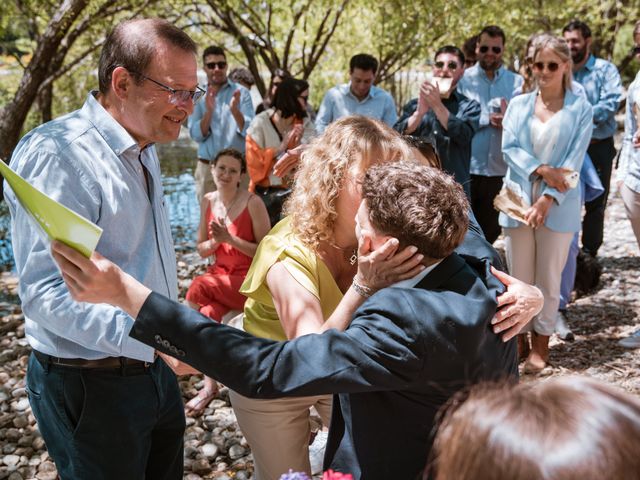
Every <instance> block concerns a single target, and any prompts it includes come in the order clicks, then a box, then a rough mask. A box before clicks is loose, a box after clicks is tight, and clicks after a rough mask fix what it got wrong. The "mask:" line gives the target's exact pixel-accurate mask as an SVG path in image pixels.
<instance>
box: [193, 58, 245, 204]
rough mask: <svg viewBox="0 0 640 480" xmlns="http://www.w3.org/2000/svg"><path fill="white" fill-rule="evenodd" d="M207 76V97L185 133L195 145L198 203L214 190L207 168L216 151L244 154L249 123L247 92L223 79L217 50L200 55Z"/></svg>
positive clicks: (223, 66)
mask: <svg viewBox="0 0 640 480" xmlns="http://www.w3.org/2000/svg"><path fill="white" fill-rule="evenodd" d="M202 60H203V63H204V71H205V73H206V74H207V93H206V95H205V96H204V98H203V99H202V100H201V101H200V102H198V103H197V104H196V107H195V109H194V112H193V115H191V116H190V117H189V133H190V134H191V138H193V139H194V140H195V141H196V142H197V143H198V162H197V164H196V168H195V173H194V180H195V183H196V196H197V197H198V203H200V202H202V197H204V194H205V193H208V192H212V191H214V190H215V189H216V186H215V184H214V183H213V178H212V177H211V168H210V164H211V162H212V161H213V159H214V158H215V157H216V155H217V154H218V152H219V151H220V150H224V149H225V148H235V149H236V150H238V151H240V152H244V145H245V137H246V134H247V128H248V127H249V124H250V123H251V120H252V119H253V103H252V101H251V94H250V93H249V91H248V90H247V89H246V88H244V87H243V86H241V85H240V84H238V83H235V82H232V81H231V80H229V79H228V78H227V67H228V66H227V57H226V55H225V52H224V50H223V49H222V48H221V47H217V46H211V47H207V48H206V49H205V50H204V52H203V53H202Z"/></svg>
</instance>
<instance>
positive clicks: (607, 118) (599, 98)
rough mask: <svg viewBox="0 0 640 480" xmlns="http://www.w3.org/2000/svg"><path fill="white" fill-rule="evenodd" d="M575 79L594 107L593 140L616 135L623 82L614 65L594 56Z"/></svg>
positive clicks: (577, 73) (576, 73) (574, 76)
mask: <svg viewBox="0 0 640 480" xmlns="http://www.w3.org/2000/svg"><path fill="white" fill-rule="evenodd" d="M573 79H574V80H575V81H576V82H578V83H580V85H582V86H583V87H584V90H585V93H586V94H587V100H589V103H591V105H592V107H593V124H594V129H593V138H595V139H598V140H602V139H603V138H609V137H612V136H613V135H614V134H615V133H616V128H617V125H616V119H615V115H616V112H617V111H618V107H619V106H620V100H622V80H621V79H620V74H619V73H618V69H617V68H616V66H615V65H614V64H613V63H610V62H607V61H606V60H603V59H602V58H596V57H594V56H593V55H591V56H590V57H589V60H587V63H585V65H584V67H582V68H581V69H580V70H578V71H577V72H574V73H573Z"/></svg>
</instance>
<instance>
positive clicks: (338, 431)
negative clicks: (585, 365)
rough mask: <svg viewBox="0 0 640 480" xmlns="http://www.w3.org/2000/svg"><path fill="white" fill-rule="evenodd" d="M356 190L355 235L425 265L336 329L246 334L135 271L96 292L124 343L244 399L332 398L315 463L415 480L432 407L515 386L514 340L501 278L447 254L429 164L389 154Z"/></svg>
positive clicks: (442, 189) (451, 241) (458, 208)
mask: <svg viewBox="0 0 640 480" xmlns="http://www.w3.org/2000/svg"><path fill="white" fill-rule="evenodd" d="M362 192H363V201H362V204H361V206H360V209H359V211H358V230H360V231H362V230H367V231H369V232H373V234H372V243H373V244H374V247H375V243H376V242H384V241H385V240H386V239H387V238H388V237H387V236H394V237H395V238H397V239H398V240H399V241H400V247H401V248H402V247H403V246H406V245H415V246H416V247H418V251H419V252H421V253H422V254H423V255H425V258H424V260H423V262H424V265H425V266H426V269H425V270H424V271H423V272H421V273H420V274H419V275H418V276H416V277H414V278H413V279H409V280H405V281H403V282H400V283H399V284H396V285H394V286H392V287H389V288H385V289H383V290H381V291H379V292H377V293H375V294H373V295H372V296H371V297H370V298H368V299H367V300H366V301H365V302H364V303H363V305H362V306H361V307H360V308H359V309H358V310H357V311H356V313H355V315H354V318H353V320H352V322H351V324H350V325H349V327H348V328H347V329H346V330H345V331H344V332H340V331H337V330H329V331H326V332H324V333H323V334H313V335H305V336H302V337H299V338H296V339H294V340H290V341H284V342H277V341H273V340H268V339H264V338H257V337H253V336H251V335H249V334H247V333H245V332H243V331H240V330H236V329H233V328H230V327H228V326H225V325H221V324H218V323H215V322H211V320H210V319H208V318H206V317H204V316H202V315H200V314H199V313H198V312H196V311H194V310H192V309H190V308H187V307H185V306H182V305H179V304H178V303H175V302H172V301H170V300H169V299H167V298H165V297H163V296H161V295H158V294H156V293H151V292H150V291H149V290H148V289H146V287H144V286H142V285H139V284H138V286H135V288H137V289H138V290H137V292H136V293H131V292H132V291H133V289H134V287H132V282H133V283H136V284H137V282H135V281H134V280H133V281H132V279H129V280H128V281H127V286H128V288H129V291H128V292H127V295H129V296H128V297H127V296H126V295H125V294H122V295H121V296H120V297H117V298H116V297H115V296H113V297H110V298H108V299H107V298H102V299H101V300H107V301H110V302H113V303H116V304H117V305H118V306H120V307H121V308H123V309H124V310H125V311H127V312H128V313H129V314H131V315H132V316H134V317H137V319H136V321H135V324H134V327H133V329H132V331H131V336H132V337H134V338H136V339H138V340H140V341H142V342H144V343H146V344H149V345H153V346H154V347H155V348H156V349H157V350H158V351H160V352H163V353H167V354H169V355H172V356H175V357H178V358H179V359H180V360H182V361H183V362H186V363H188V364H189V365H192V366H193V367H195V368H197V369H198V370H200V371H201V372H203V373H205V374H206V375H209V376H211V377H214V378H216V379H218V380H219V381H221V382H223V383H224V384H225V385H227V386H229V387H230V388H232V389H233V390H235V391H237V392H239V393H240V394H242V395H245V396H248V397H254V398H278V397H284V396H305V395H318V394H327V393H334V394H336V395H335V397H334V406H333V414H332V420H331V426H330V430H329V439H328V442H327V450H326V455H325V468H332V469H333V470H336V471H341V472H345V473H351V474H353V475H354V477H355V478H356V479H366V480H376V479H380V480H390V479H407V480H413V479H415V478H416V477H417V475H418V474H419V473H420V471H421V470H422V469H423V468H424V465H425V463H426V460H427V455H428V452H429V449H430V447H431V434H432V430H433V427H434V418H435V415H436V413H437V411H438V409H439V408H440V407H441V406H442V405H444V404H445V403H446V402H447V400H448V399H449V398H450V397H451V396H452V395H453V394H454V393H455V392H456V391H458V390H460V389H461V388H463V387H465V386H468V385H470V384H473V383H476V382H479V381H483V380H499V379H503V378H505V377H506V378H512V379H514V380H515V379H516V378H517V364H516V346H515V344H514V341H509V342H503V341H502V340H501V338H500V337H499V336H497V335H495V334H494V333H493V332H492V330H491V328H490V322H491V319H492V317H493V316H494V314H495V312H496V295H497V294H498V293H499V292H500V291H501V290H502V288H503V286H502V284H501V283H500V282H499V281H498V280H497V279H496V278H495V277H493V276H492V275H491V273H490V271H489V268H490V267H489V262H488V261H480V260H476V259H473V258H471V257H466V256H462V255H459V254H457V253H454V248H456V247H457V246H458V245H459V244H460V243H461V242H462V240H463V238H464V236H465V233H466V232H467V226H468V214H467V212H468V208H469V205H468V201H467V199H466V197H465V194H464V192H463V190H462V187H461V186H460V185H458V184H456V183H455V181H454V180H453V178H452V177H450V176H448V175H446V174H443V173H441V172H439V171H437V170H435V169H432V168H428V167H424V166H421V165H418V164H415V163H409V162H398V163H388V164H383V165H379V166H376V167H372V168H370V169H369V171H368V172H367V174H366V176H365V179H364V181H363V184H362ZM471 235H474V234H473V233H472V234H471ZM477 245H480V243H478V244H477ZM55 252H56V248H55V247H54V255H56V258H58V256H57V254H56V253H55ZM58 261H59V262H60V260H59V258H58ZM61 266H62V268H63V271H65V272H66V271H67V270H66V267H65V266H64V262H62V263H61ZM107 270H108V269H107ZM111 283H118V281H115V282H111ZM121 283H122V282H121ZM356 283H357V280H356ZM358 290H360V291H361V292H362V295H363V296H367V295H368V293H369V292H368V291H367V289H366V288H362V286H360V288H359V289H358ZM359 293H360V292H359ZM134 297H135V299H133V300H132V298H134ZM78 298H79V299H81V298H80V297H78ZM85 299H86V298H85ZM92 301H93V300H92Z"/></svg>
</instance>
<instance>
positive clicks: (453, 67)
mask: <svg viewBox="0 0 640 480" xmlns="http://www.w3.org/2000/svg"><path fill="white" fill-rule="evenodd" d="M434 65H435V67H436V68H439V69H440V70H442V69H443V68H444V66H445V65H446V66H447V68H448V69H449V70H457V69H458V64H457V63H456V62H449V63H444V62H436V63H434Z"/></svg>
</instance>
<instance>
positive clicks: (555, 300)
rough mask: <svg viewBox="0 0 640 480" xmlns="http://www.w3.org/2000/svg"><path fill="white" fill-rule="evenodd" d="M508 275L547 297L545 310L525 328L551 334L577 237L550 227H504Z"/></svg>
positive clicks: (542, 333)
mask: <svg viewBox="0 0 640 480" xmlns="http://www.w3.org/2000/svg"><path fill="white" fill-rule="evenodd" d="M504 235H505V237H506V238H505V244H506V250H507V263H508V264H509V272H510V273H511V275H513V276H514V277H516V278H517V279H519V280H522V281H523V282H526V283H529V284H531V285H536V286H537V287H538V288H539V289H540V290H541V291H542V295H543V296H544V306H543V307H542V311H541V312H540V313H539V314H538V315H537V316H536V317H535V318H534V319H533V320H532V321H531V322H529V324H528V325H527V326H526V327H525V328H524V329H523V331H530V330H534V331H535V332H536V333H538V334H540V335H551V334H552V333H553V332H554V330H555V326H556V318H557V316H558V305H559V304H560V282H561V279H562V270H563V269H564V265H565V264H566V263H567V256H568V254H569V247H570V246H571V240H572V239H573V236H574V234H573V233H571V232H569V233H563V232H554V231H553V230H549V229H548V228H547V227H544V226H542V227H539V228H537V229H535V230H534V229H533V228H531V227H528V226H522V227H518V228H505V229H504Z"/></svg>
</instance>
